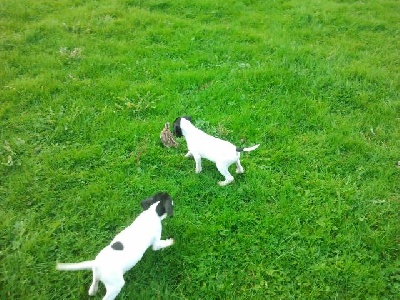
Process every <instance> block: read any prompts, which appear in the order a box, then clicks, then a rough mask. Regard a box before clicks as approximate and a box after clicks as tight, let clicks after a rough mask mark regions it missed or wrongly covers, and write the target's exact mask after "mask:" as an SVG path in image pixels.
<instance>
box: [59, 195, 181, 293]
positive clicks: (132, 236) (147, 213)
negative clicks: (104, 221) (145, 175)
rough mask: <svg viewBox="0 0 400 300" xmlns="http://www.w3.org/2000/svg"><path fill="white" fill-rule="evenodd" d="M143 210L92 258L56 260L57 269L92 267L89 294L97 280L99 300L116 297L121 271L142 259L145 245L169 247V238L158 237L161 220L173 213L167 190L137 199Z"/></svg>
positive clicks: (121, 277) (171, 240)
mask: <svg viewBox="0 0 400 300" xmlns="http://www.w3.org/2000/svg"><path fill="white" fill-rule="evenodd" d="M141 206H142V208H143V210H144V211H143V212H142V213H141V214H140V215H139V216H138V217H137V218H136V220H135V221H133V223H132V224H131V225H130V226H128V227H127V228H125V229H124V230H122V231H121V232H120V233H118V234H117V235H116V236H115V238H114V239H113V240H112V241H111V243H110V244H109V245H108V246H106V247H105V248H104V249H103V250H101V251H100V253H99V254H98V255H97V256H96V258H95V259H94V260H90V261H84V262H79V263H58V264H57V267H56V268H57V270H69V271H75V270H90V269H91V270H92V271H93V283H92V285H91V286H90V288H89V295H90V296H93V295H95V294H96V292H97V290H98V285H99V281H101V282H103V284H104V285H105V287H106V294H105V296H104V298H103V300H112V299H115V297H117V295H118V294H119V292H120V291H121V289H122V287H123V286H124V284H125V280H124V274H125V272H127V271H128V270H130V269H131V268H133V266H135V265H136V263H137V262H138V261H140V259H141V258H142V256H143V254H144V252H145V251H146V249H147V248H149V247H150V246H152V248H153V250H160V249H163V248H166V247H169V246H171V245H172V244H173V243H174V240H173V239H168V240H161V231H162V225H161V221H162V220H163V219H165V218H166V217H167V216H172V215H173V201H172V199H171V197H170V195H169V194H167V193H157V194H155V195H154V196H152V197H150V198H147V199H145V200H143V201H142V202H141Z"/></svg>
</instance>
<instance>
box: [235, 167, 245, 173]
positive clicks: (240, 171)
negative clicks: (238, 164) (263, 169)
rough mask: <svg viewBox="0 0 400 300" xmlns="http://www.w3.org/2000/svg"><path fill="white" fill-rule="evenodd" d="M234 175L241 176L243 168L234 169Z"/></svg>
mask: <svg viewBox="0 0 400 300" xmlns="http://www.w3.org/2000/svg"><path fill="white" fill-rule="evenodd" d="M236 173H237V174H243V173H244V169H243V168H240V169H236Z"/></svg>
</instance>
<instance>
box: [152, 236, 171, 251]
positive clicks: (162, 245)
mask: <svg viewBox="0 0 400 300" xmlns="http://www.w3.org/2000/svg"><path fill="white" fill-rule="evenodd" d="M173 243H174V239H168V240H158V241H155V242H154V243H153V246H152V248H153V250H154V251H157V250H160V249H163V248H167V247H169V246H172V245H173Z"/></svg>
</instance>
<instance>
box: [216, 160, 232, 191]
mask: <svg viewBox="0 0 400 300" xmlns="http://www.w3.org/2000/svg"><path fill="white" fill-rule="evenodd" d="M228 168H229V165H228V164H226V163H217V169H218V171H219V172H220V173H221V174H222V175H223V176H224V177H225V180H224V181H219V182H218V184H219V185H220V186H225V185H227V184H230V183H231V182H232V181H233V180H234V178H233V176H232V175H231V173H229V170H228Z"/></svg>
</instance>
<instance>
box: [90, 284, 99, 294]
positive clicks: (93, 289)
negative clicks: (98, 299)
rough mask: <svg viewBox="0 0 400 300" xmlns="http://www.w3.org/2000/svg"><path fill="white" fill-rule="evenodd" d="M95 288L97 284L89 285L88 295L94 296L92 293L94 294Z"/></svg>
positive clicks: (96, 288)
mask: <svg viewBox="0 0 400 300" xmlns="http://www.w3.org/2000/svg"><path fill="white" fill-rule="evenodd" d="M97 290H98V286H96V285H91V286H90V289H89V296H94V295H96V293H97Z"/></svg>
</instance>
